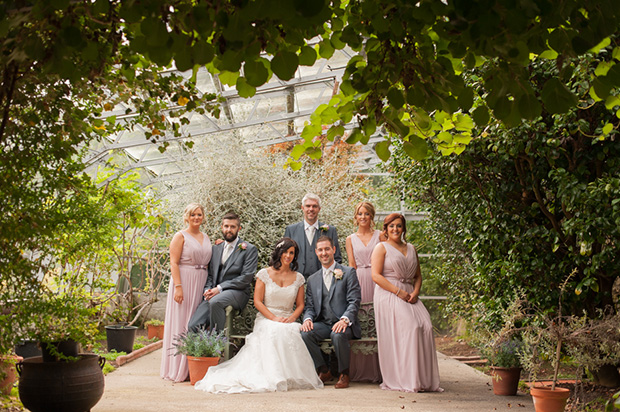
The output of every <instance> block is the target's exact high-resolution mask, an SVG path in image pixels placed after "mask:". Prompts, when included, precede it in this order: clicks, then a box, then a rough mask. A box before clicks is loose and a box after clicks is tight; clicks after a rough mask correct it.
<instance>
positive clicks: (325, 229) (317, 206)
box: [284, 193, 342, 279]
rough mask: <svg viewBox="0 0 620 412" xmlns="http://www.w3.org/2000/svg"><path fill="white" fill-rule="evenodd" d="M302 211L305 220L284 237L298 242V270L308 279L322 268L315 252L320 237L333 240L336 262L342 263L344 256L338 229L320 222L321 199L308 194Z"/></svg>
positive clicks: (294, 226)
mask: <svg viewBox="0 0 620 412" xmlns="http://www.w3.org/2000/svg"><path fill="white" fill-rule="evenodd" d="M301 210H302V212H303V214H304V220H303V221H302V222H299V223H295V224H292V225H289V226H287V227H286V230H285V231H284V237H290V238H291V239H293V240H294V241H295V242H297V245H298V246H299V256H298V257H297V264H298V265H299V267H298V268H297V270H298V271H299V272H300V273H301V274H303V275H304V277H305V278H306V279H308V276H310V275H311V274H313V273H314V272H316V271H317V270H319V268H320V267H321V264H320V262H319V259H318V258H317V255H316V252H315V249H316V241H317V239H318V238H319V237H321V236H323V235H325V236H328V237H329V238H330V239H331V240H332V242H333V244H334V245H335V247H336V252H335V254H334V259H335V260H336V262H338V263H342V256H341V255H340V245H339V244H338V232H337V231H336V227H335V226H331V225H327V224H325V223H322V222H319V212H320V211H321V199H320V198H319V197H318V196H317V195H315V194H313V193H308V194H307V195H305V196H304V198H303V199H302V200H301Z"/></svg>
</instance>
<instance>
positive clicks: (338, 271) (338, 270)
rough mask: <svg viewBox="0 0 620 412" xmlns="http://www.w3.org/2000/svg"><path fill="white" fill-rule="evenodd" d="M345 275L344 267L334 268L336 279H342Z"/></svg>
mask: <svg viewBox="0 0 620 412" xmlns="http://www.w3.org/2000/svg"><path fill="white" fill-rule="evenodd" d="M343 275H344V273H342V269H334V279H336V280H340V279H342V276H343Z"/></svg>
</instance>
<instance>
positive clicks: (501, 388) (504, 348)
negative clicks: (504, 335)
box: [482, 338, 523, 396]
mask: <svg viewBox="0 0 620 412" xmlns="http://www.w3.org/2000/svg"><path fill="white" fill-rule="evenodd" d="M522 347H523V342H521V340H519V339H516V338H510V339H501V338H500V339H497V340H496V341H494V342H492V344H490V345H488V346H487V347H485V348H483V350H482V354H483V355H484V356H485V357H486V358H487V360H488V361H489V363H490V364H491V376H492V377H493V393H494V394H495V395H501V396H514V395H516V394H517V389H518V386H519V378H520V376H521V360H520V357H519V354H520V352H521V349H522Z"/></svg>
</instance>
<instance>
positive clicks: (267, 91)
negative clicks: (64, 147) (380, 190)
mask: <svg viewBox="0 0 620 412" xmlns="http://www.w3.org/2000/svg"><path fill="white" fill-rule="evenodd" d="M354 53H355V52H353V51H351V50H348V49H343V50H336V52H335V53H334V55H333V56H332V57H331V58H330V59H320V60H317V62H316V63H315V64H314V66H312V67H307V66H300V67H299V68H298V69H297V72H296V74H295V77H293V78H292V79H291V80H289V81H281V80H280V79H278V78H277V76H275V75H274V76H273V77H272V79H271V80H270V81H269V82H268V83H266V84H264V85H263V86H261V87H259V88H257V91H256V94H255V95H254V96H253V97H252V98H247V99H246V98H242V97H240V96H239V94H238V93H237V90H236V89H235V88H234V87H229V86H226V85H223V84H222V83H221V82H220V81H219V79H218V77H217V76H214V75H212V74H210V73H209V72H208V71H207V70H206V69H205V68H204V67H202V68H200V69H199V71H198V74H197V83H196V84H197V87H198V88H199V90H200V91H201V92H203V93H215V94H218V95H220V96H221V97H223V98H224V103H222V110H221V114H220V117H219V119H216V118H215V117H213V116H212V115H210V114H200V113H197V112H193V113H190V114H189V115H187V117H188V119H189V121H190V122H189V124H187V125H185V126H183V128H182V135H181V137H175V136H174V135H172V134H169V135H164V136H161V137H160V139H159V141H158V142H157V143H152V142H151V141H150V140H149V139H146V138H145V134H144V133H145V131H146V130H144V129H141V128H139V127H135V128H134V129H133V130H132V131H123V132H120V133H118V134H115V135H113V136H111V137H108V138H105V139H103V140H102V141H97V142H94V143H93V144H92V145H91V146H90V147H89V150H88V155H87V159H86V162H87V172H88V173H91V174H95V173H96V172H97V171H98V170H99V169H100V168H101V167H102V166H103V164H104V163H105V162H106V161H107V160H108V159H110V158H111V157H113V158H114V159H115V160H114V162H115V164H116V165H117V168H118V169H117V174H119V175H120V174H123V173H125V172H127V171H129V170H139V171H140V173H141V175H142V176H143V179H144V180H145V181H144V183H145V185H156V186H160V185H164V186H166V183H167V182H171V183H172V182H174V181H175V180H177V179H179V178H182V177H183V175H184V174H185V173H186V172H189V170H188V166H189V165H190V164H191V162H189V161H188V160H192V159H194V158H196V157H200V156H201V154H202V155H204V151H205V150H209V146H208V145H206V144H195V145H194V146H193V147H192V148H191V149H189V148H188V147H187V146H186V145H185V144H184V143H186V142H188V141H193V142H194V143H198V142H200V141H201V140H205V139H206V138H208V137H215V138H218V139H226V138H229V137H231V136H235V137H236V138H237V141H241V142H243V145H245V148H246V150H249V149H253V148H259V147H265V146H269V145H274V144H278V143H283V142H288V141H295V140H299V139H300V133H301V131H302V130H303V127H304V122H306V121H308V120H309V118H310V114H312V113H313V112H314V110H315V109H316V108H317V107H318V106H319V105H320V104H323V103H327V102H328V101H329V100H330V98H331V97H332V95H333V94H334V93H335V91H336V90H337V88H338V84H339V83H340V81H341V78H342V75H343V73H344V69H345V66H346V64H347V62H348V61H349V59H350V58H351V57H352V56H353V55H354ZM181 75H183V76H184V77H186V78H189V77H190V76H191V75H192V72H191V71H188V72H184V73H181ZM126 109H127V107H125V106H122V105H118V106H117V107H115V108H114V109H113V110H112V111H109V112H106V113H104V117H107V116H117V121H123V118H126V116H127V115H125V110H126ZM129 116H131V115H129ZM354 121H355V120H354ZM354 126H355V123H351V124H349V125H346V126H345V129H346V130H350V129H351V128H353V127H354ZM382 139H383V134H382V132H380V131H379V132H377V134H376V135H375V136H373V138H372V139H371V140H370V144H368V145H366V146H365V147H364V148H363V150H362V151H361V153H360V157H359V159H358V162H357V164H356V169H357V170H359V171H360V172H363V171H368V170H370V169H372V168H373V167H374V166H375V165H376V164H377V163H379V162H380V161H379V159H378V158H377V156H376V154H375V153H374V151H373V150H372V146H373V143H376V142H378V141H380V140H382ZM164 142H167V143H168V147H167V149H166V150H165V151H163V152H162V151H160V146H161V145H162V144H163V143H164Z"/></svg>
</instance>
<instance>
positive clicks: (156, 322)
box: [144, 319, 164, 340]
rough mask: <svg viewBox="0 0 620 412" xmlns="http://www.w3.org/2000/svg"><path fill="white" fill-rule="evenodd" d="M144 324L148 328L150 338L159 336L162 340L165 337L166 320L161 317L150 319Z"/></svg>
mask: <svg viewBox="0 0 620 412" xmlns="http://www.w3.org/2000/svg"><path fill="white" fill-rule="evenodd" d="M144 325H145V326H146V328H147V333H148V336H147V337H148V339H153V338H157V339H159V340H161V339H163V338H164V321H162V320H160V319H149V320H147V321H146V322H145V323H144Z"/></svg>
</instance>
